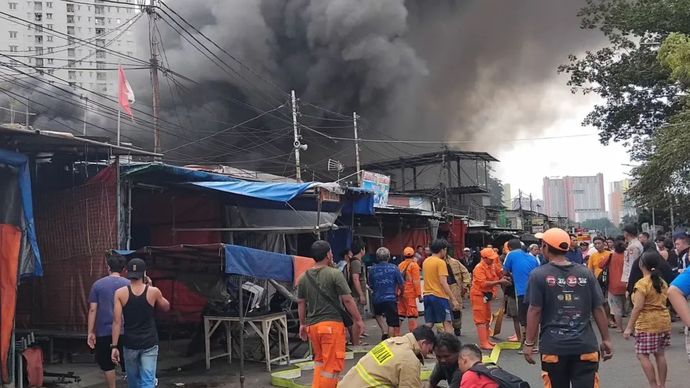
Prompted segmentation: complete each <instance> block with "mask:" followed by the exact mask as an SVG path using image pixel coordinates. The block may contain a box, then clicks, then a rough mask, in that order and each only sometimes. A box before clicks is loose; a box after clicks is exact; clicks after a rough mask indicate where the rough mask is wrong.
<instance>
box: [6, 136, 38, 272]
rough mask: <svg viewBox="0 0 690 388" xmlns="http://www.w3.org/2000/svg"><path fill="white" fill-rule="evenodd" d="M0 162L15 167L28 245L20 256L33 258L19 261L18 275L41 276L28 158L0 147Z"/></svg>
mask: <svg viewBox="0 0 690 388" xmlns="http://www.w3.org/2000/svg"><path fill="white" fill-rule="evenodd" d="M0 163H4V164H7V165H10V166H12V167H15V168H16V169H17V175H18V178H19V179H18V182H19V190H20V192H21V196H22V207H23V212H24V222H25V225H24V227H25V230H24V233H26V235H27V238H28V242H29V246H28V247H27V249H29V252H28V254H22V257H26V258H33V263H31V265H22V263H20V266H19V268H20V276H21V277H26V276H43V266H42V265H41V254H40V253H39V251H38V241H37V240H36V226H35V224H34V210H33V202H32V200H31V177H30V176H29V167H28V164H29V160H28V158H27V157H26V155H24V154H20V153H17V152H13V151H8V150H3V149H0ZM25 268H30V272H22V271H23V269H25Z"/></svg>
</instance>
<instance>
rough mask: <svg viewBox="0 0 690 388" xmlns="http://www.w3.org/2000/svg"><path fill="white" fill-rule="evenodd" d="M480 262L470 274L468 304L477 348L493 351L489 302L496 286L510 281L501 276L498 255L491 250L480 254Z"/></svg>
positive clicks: (488, 249) (493, 295)
mask: <svg viewBox="0 0 690 388" xmlns="http://www.w3.org/2000/svg"><path fill="white" fill-rule="evenodd" d="M480 255H481V262H480V263H479V264H477V266H476V267H475V268H474V272H472V287H471V288H470V303H471V304H472V317H473V319H474V324H475V325H476V326H477V335H478V337H479V346H480V347H481V348H482V349H485V350H491V349H493V344H492V343H491V342H489V323H490V322H491V300H493V299H494V297H495V295H496V286H499V285H502V286H505V285H508V284H510V280H508V279H507V278H505V277H502V276H501V272H500V271H499V270H498V268H497V266H496V265H495V263H496V262H497V261H498V260H499V257H498V254H497V253H496V252H495V251H494V250H493V249H491V248H484V249H482V251H481V252H480Z"/></svg>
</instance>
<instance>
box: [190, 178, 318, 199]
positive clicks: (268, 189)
mask: <svg viewBox="0 0 690 388" xmlns="http://www.w3.org/2000/svg"><path fill="white" fill-rule="evenodd" d="M190 184H192V185H195V186H200V187H204V188H207V189H212V190H218V191H222V192H224V193H229V194H236V195H242V196H245V197H252V198H259V199H264V200H268V201H277V202H288V201H290V200H292V199H294V198H295V197H297V196H298V195H300V194H302V193H304V192H305V191H307V190H308V189H309V188H310V187H311V186H312V183H266V182H249V181H243V180H239V179H238V180H235V181H229V182H190Z"/></svg>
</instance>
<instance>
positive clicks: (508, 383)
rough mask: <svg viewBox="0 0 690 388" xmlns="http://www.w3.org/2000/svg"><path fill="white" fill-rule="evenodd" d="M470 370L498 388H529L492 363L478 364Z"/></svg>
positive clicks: (526, 384) (522, 381) (523, 381)
mask: <svg viewBox="0 0 690 388" xmlns="http://www.w3.org/2000/svg"><path fill="white" fill-rule="evenodd" d="M470 370H471V371H473V372H475V373H477V374H478V375H480V376H486V377H488V378H490V379H491V380H492V381H494V382H495V383H497V384H498V386H499V387H500V388H530V386H529V384H528V383H527V382H526V381H525V380H523V379H521V378H519V377H517V376H515V375H514V374H512V373H509V372H506V371H505V370H503V369H501V368H500V367H499V366H498V365H496V364H494V363H486V364H482V363H481V362H479V363H477V364H475V365H474V366H473V367H472V368H470Z"/></svg>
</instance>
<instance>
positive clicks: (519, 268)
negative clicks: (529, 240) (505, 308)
mask: <svg viewBox="0 0 690 388" xmlns="http://www.w3.org/2000/svg"><path fill="white" fill-rule="evenodd" d="M508 249H510V252H509V253H508V256H506V262H505V264H504V265H503V270H504V272H506V273H510V276H511V277H512V279H513V286H514V287H515V295H516V296H517V298H516V299H513V300H512V301H509V302H508V303H517V309H516V310H517V311H516V312H517V316H514V317H513V326H514V327H515V336H516V337H517V340H518V341H519V342H522V340H523V339H524V336H523V335H522V332H523V330H524V329H523V330H521V329H520V326H522V327H523V328H524V327H526V326H527V307H528V306H527V304H525V303H524V299H525V294H526V291H527V282H528V280H529V274H530V273H531V272H532V270H534V269H535V268H537V267H539V262H538V261H537V260H536V258H535V257H533V256H532V255H530V254H529V253H527V252H525V251H523V250H522V243H521V242H520V240H518V239H512V240H510V241H508Z"/></svg>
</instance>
